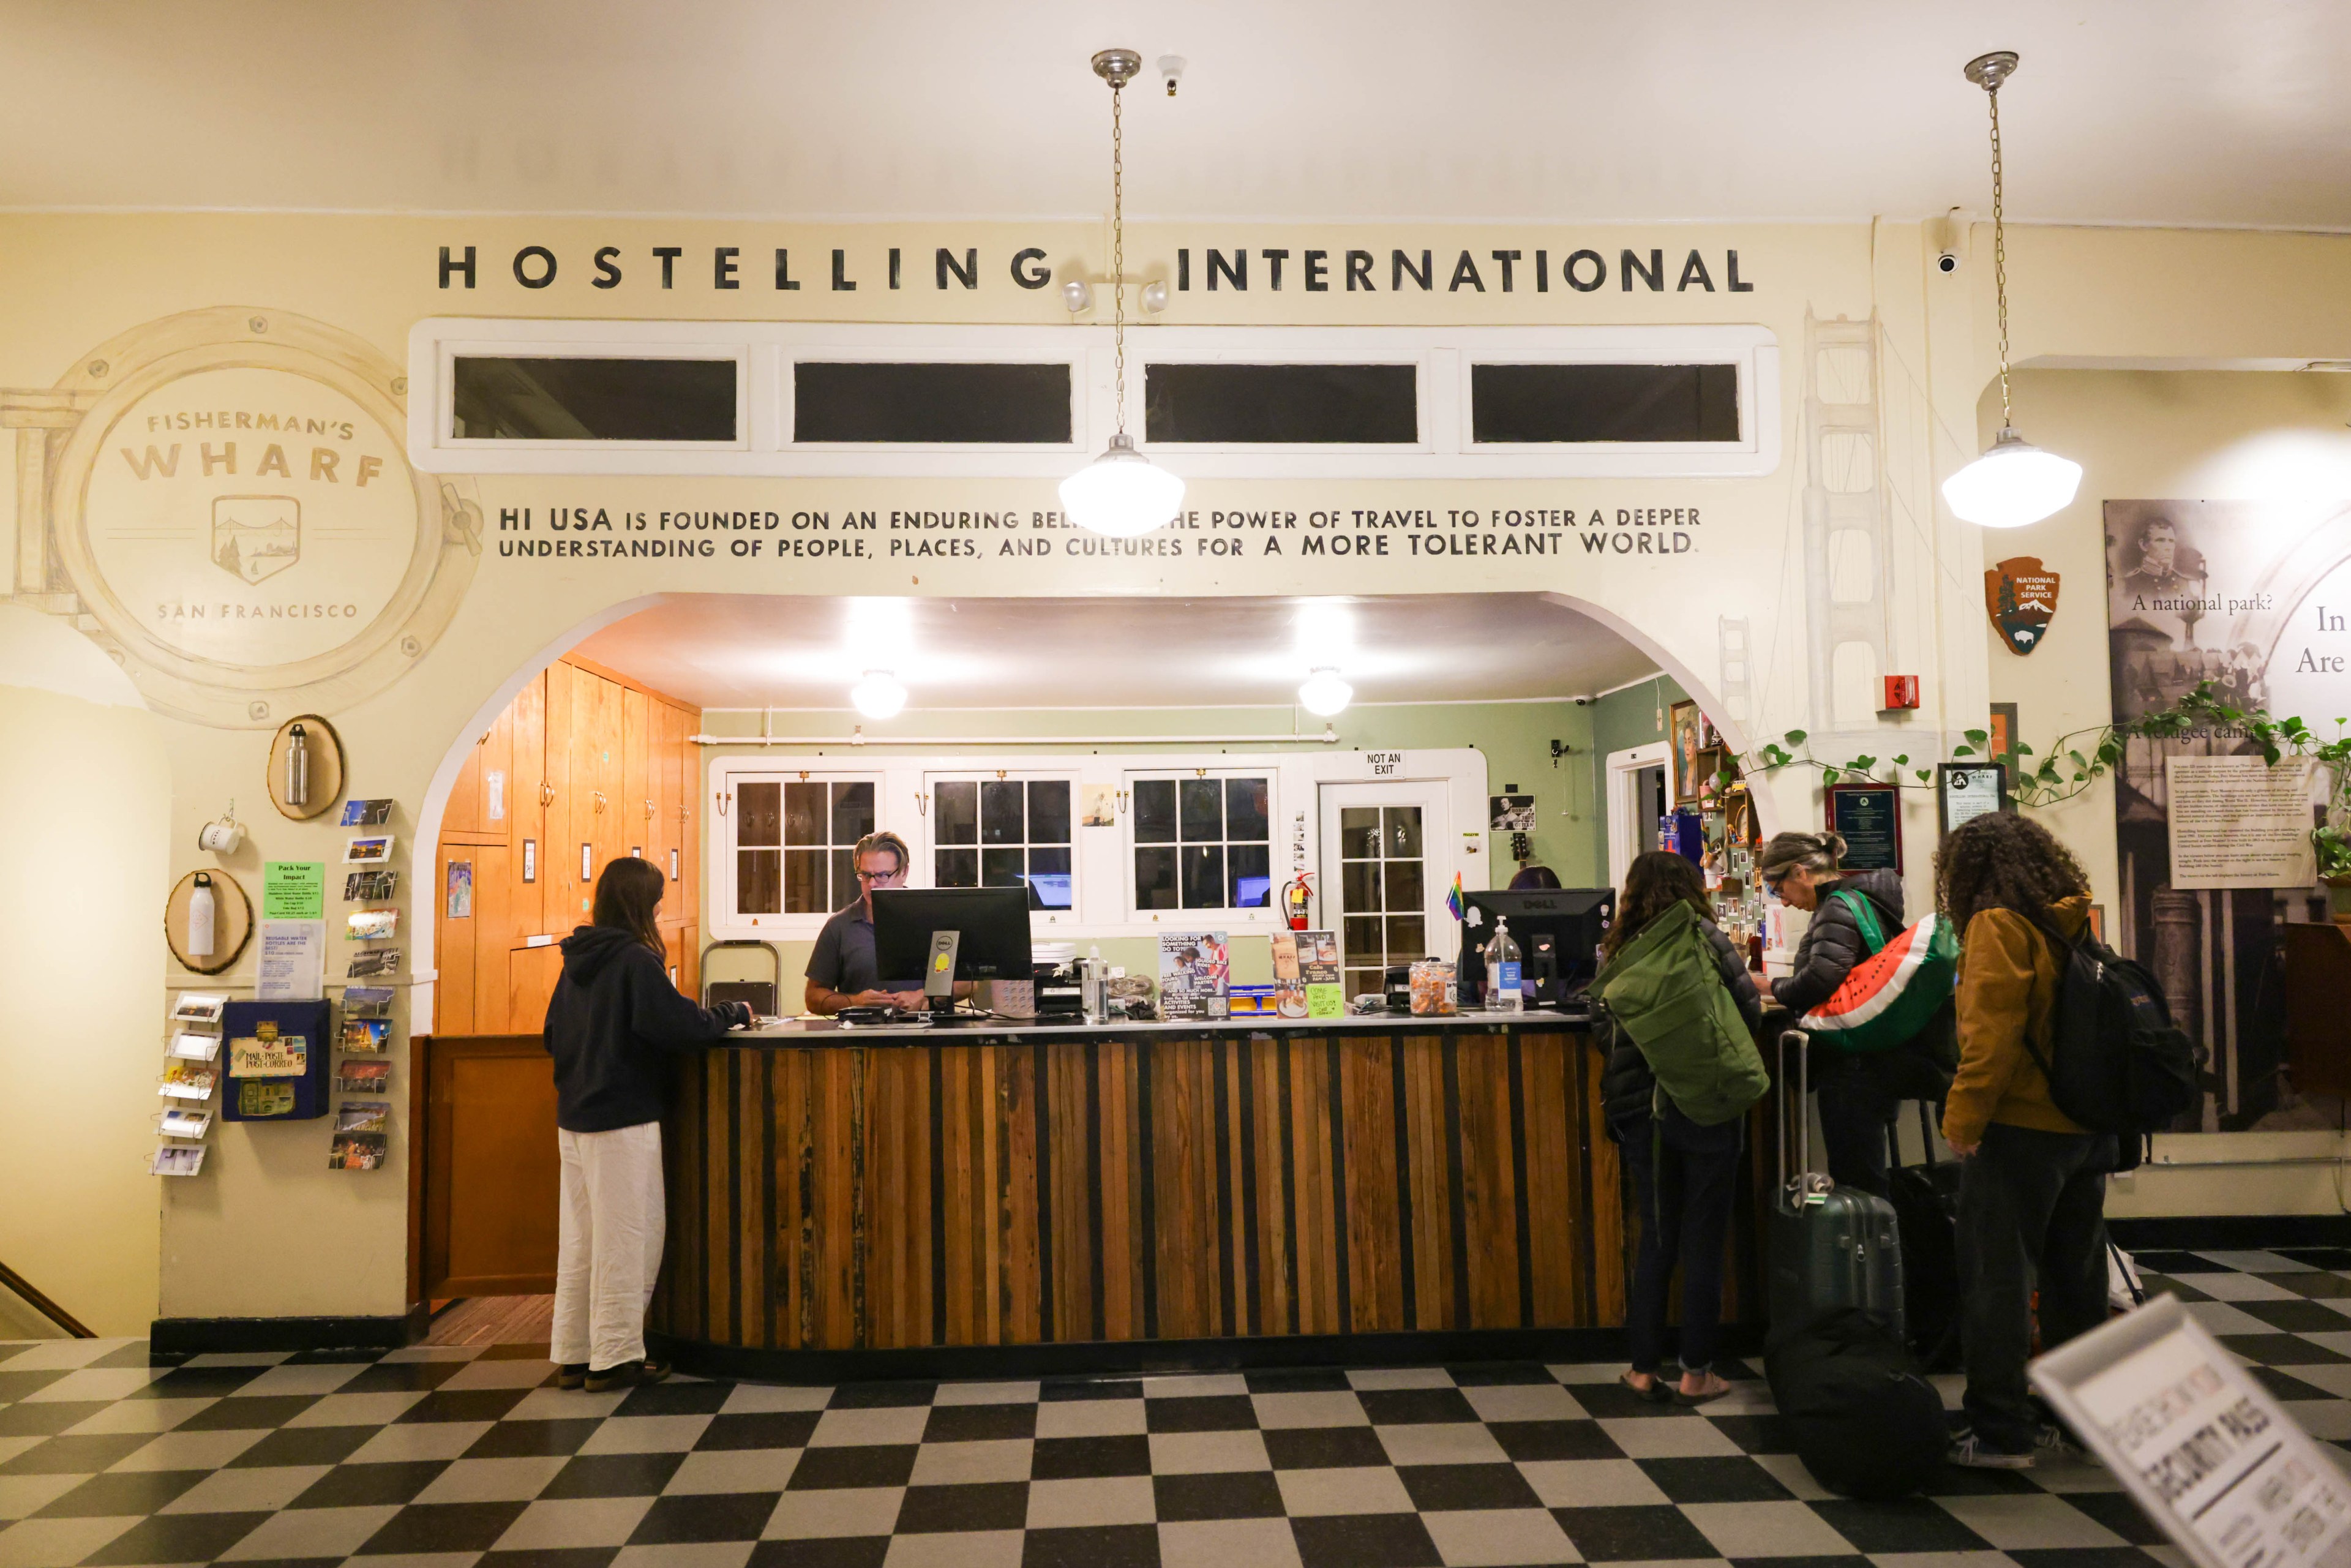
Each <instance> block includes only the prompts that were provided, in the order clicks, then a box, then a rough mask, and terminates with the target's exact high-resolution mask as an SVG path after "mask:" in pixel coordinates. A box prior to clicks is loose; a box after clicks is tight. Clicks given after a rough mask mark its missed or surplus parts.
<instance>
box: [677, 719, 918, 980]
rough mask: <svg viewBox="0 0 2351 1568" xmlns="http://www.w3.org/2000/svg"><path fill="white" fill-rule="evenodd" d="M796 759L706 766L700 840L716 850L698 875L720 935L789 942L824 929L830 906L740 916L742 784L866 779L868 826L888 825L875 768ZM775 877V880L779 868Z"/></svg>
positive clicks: (745, 760)
mask: <svg viewBox="0 0 2351 1568" xmlns="http://www.w3.org/2000/svg"><path fill="white" fill-rule="evenodd" d="M796 760H798V759H797V758H795V759H790V760H787V759H785V758H775V757H768V758H758V757H751V758H723V759H722V760H720V761H719V762H717V763H715V764H713V766H712V768H711V782H710V791H711V793H710V800H709V810H708V811H707V813H706V820H707V822H708V826H709V830H710V831H709V836H708V839H707V841H708V842H709V843H711V844H713V845H714V846H716V851H717V852H716V853H715V854H714V855H712V857H711V859H712V861H713V862H715V863H714V864H713V865H712V866H711V867H710V874H709V875H708V876H707V877H705V879H704V884H705V886H706V887H707V888H708V889H709V893H708V895H707V896H708V899H709V909H710V913H711V915H712V922H711V924H712V925H713V927H714V929H716V930H717V934H718V936H721V937H722V938H731V937H734V936H746V937H753V938H758V939H763V940H768V941H790V940H792V939H793V938H795V937H812V936H815V935H816V934H817V933H818V932H820V931H821V930H823V929H824V923H825V922H826V921H828V920H830V919H831V918H832V916H833V914H834V911H832V910H830V909H828V910H825V911H823V912H821V913H820V914H812V915H791V914H785V913H782V912H780V911H779V912H778V913H777V914H774V915H746V914H742V913H739V912H738V911H737V908H736V893H737V884H736V871H737V864H738V862H737V860H736V850H737V844H736V842H735V820H736V819H735V803H736V801H735V798H736V795H737V791H739V790H740V789H741V788H742V787H743V785H744V784H746V783H766V782H768V780H770V779H772V780H774V781H775V782H777V783H779V784H827V785H831V784H871V785H872V786H873V826H874V831H876V832H880V831H883V830H885V829H887V828H888V826H889V823H890V819H889V814H888V804H889V802H888V797H887V792H886V784H885V780H884V779H883V775H882V774H881V772H880V771H878V770H876V769H874V768H837V767H835V768H799V767H794V766H792V765H791V762H792V761H796ZM810 760H815V759H814V758H810ZM900 836H901V837H902V838H909V839H910V841H911V837H910V835H907V834H905V833H904V832H901V834H900ZM752 847H754V848H764V847H765V846H764V845H754V846H752ZM827 847H828V849H830V848H831V847H832V846H830V845H828V846H827ZM779 849H780V846H779ZM910 869H911V868H910ZM780 881H781V872H780V869H779V870H778V883H779V885H780Z"/></svg>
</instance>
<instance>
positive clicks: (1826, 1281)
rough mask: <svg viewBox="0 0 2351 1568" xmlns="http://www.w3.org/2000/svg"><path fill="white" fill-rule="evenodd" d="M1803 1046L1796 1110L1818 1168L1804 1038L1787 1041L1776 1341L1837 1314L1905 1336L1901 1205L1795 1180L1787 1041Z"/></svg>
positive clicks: (1774, 1278) (1801, 1176)
mask: <svg viewBox="0 0 2351 1568" xmlns="http://www.w3.org/2000/svg"><path fill="white" fill-rule="evenodd" d="M1790 1040H1794V1041H1795V1042H1796V1047H1797V1050H1796V1062H1797V1067H1796V1071H1797V1075H1798V1077H1797V1089H1796V1099H1795V1104H1794V1107H1793V1114H1794V1115H1795V1118H1796V1124H1797V1126H1798V1128H1799V1129H1800V1134H1799V1135H1800V1137H1801V1139H1802V1148H1801V1149H1800V1151H1799V1152H1798V1155H1797V1164H1798V1166H1809V1165H1810V1164H1811V1163H1812V1125H1811V1122H1810V1106H1809V1105H1808V1104H1807V1103H1806V1096H1807V1095H1808V1093H1809V1092H1810V1089H1811V1079H1810V1074H1809V1071H1807V1069H1806V1068H1805V1066H1804V1055H1805V1052H1804V1049H1803V1047H1804V1036H1803V1034H1802V1031H1800V1030H1788V1031H1786V1032H1785V1033H1782V1035H1781V1036H1780V1046H1779V1063H1780V1065H1779V1077H1780V1082H1781V1083H1782V1089H1783V1092H1782V1096H1781V1104H1780V1111H1781V1123H1780V1183H1779V1186H1778V1188H1777V1189H1776V1190H1775V1191H1774V1192H1773V1193H1772V1195H1771V1247H1770V1255H1771V1289H1770V1299H1771V1336H1770V1338H1771V1343H1773V1344H1777V1343H1780V1342H1781V1341H1782V1340H1783V1339H1786V1338H1788V1337H1790V1336H1792V1335H1796V1334H1801V1333H1803V1332H1804V1331H1805V1330H1806V1329H1807V1328H1809V1327H1810V1326H1811V1325H1813V1323H1816V1322H1820V1321H1821V1320H1822V1319H1823V1318H1825V1317H1827V1316H1829V1315H1830V1314H1832V1313H1834V1312H1848V1311H1859V1312H1866V1313H1868V1314H1869V1315H1870V1316H1872V1317H1874V1318H1876V1319H1877V1320H1878V1321H1879V1322H1883V1323H1885V1324H1886V1326H1887V1327H1888V1328H1890V1329H1891V1330H1892V1331H1893V1332H1894V1334H1895V1336H1896V1338H1897V1339H1899V1338H1900V1337H1901V1336H1902V1334H1903V1332H1904V1316H1903V1301H1902V1247H1901V1242H1900V1240H1899V1239H1898V1236H1897V1229H1896V1222H1895V1218H1894V1206H1893V1205H1891V1204H1889V1203H1887V1202H1886V1200H1885V1199H1884V1198H1882V1197H1875V1196H1873V1195H1872V1194H1869V1193H1865V1192H1859V1191H1854V1190H1851V1189H1847V1188H1841V1187H1839V1186H1837V1185H1836V1184H1835V1183H1834V1182H1832V1181H1831V1180H1829V1178H1828V1177H1826V1176H1815V1175H1813V1174H1812V1173H1811V1172H1810V1171H1807V1170H1803V1169H1799V1170H1798V1171H1797V1173H1796V1175H1795V1176H1793V1177H1791V1176H1789V1174H1788V1124H1787V1116H1788V1114H1789V1113H1790V1107H1789V1105H1788V1103H1787V1097H1786V1094H1785V1092H1784V1086H1785V1084H1786V1082H1787V1064H1788V1043H1789V1041H1790Z"/></svg>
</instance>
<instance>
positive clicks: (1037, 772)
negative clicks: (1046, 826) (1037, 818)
mask: <svg viewBox="0 0 2351 1568" xmlns="http://www.w3.org/2000/svg"><path fill="white" fill-rule="evenodd" d="M1037 762H1038V759H1037V758H1029V766H1028V767H1026V768H938V769H935V770H934V771H930V772H926V773H925V774H924V775H923V801H922V812H923V815H922V821H923V848H922V857H923V878H924V880H923V883H922V885H923V886H925V887H931V886H935V885H937V879H938V874H939V864H938V857H939V853H940V852H941V851H944V850H961V849H968V850H971V851H973V852H984V851H986V850H987V848H988V845H987V841H986V840H984V839H982V840H978V841H974V842H972V843H969V844H950V843H946V842H943V841H941V840H940V839H939V837H938V817H937V815H936V813H937V810H938V803H939V786H940V785H942V784H995V783H1016V782H1017V783H1021V784H1035V783H1046V784H1057V783H1058V784H1067V785H1068V786H1069V787H1070V841H1069V851H1070V907H1069V908H1068V909H1066V910H1046V911H1038V910H1031V911H1030V912H1029V913H1030V914H1032V915H1035V914H1040V913H1043V914H1053V915H1076V914H1077V912H1078V911H1080V910H1081V909H1083V908H1084V907H1085V883H1086V873H1085V859H1084V856H1083V855H1082V854H1081V852H1080V850H1079V846H1080V844H1081V842H1082V840H1081V836H1080V835H1081V834H1082V833H1083V832H1084V831H1085V830H1084V829H1083V828H1081V827H1080V826H1079V825H1078V823H1079V821H1080V813H1081V811H1082V810H1083V808H1084V797H1085V786H1084V785H1083V784H1082V783H1081V782H1080V780H1079V777H1078V770H1077V769H1076V768H1052V767H1039V766H1037ZM1022 800H1023V804H1024V806H1025V805H1026V801H1027V797H1026V795H1025V794H1024V795H1023V797H1022ZM1022 831H1023V832H1024V833H1025V832H1026V831H1027V824H1026V823H1025V822H1024V823H1023V824H1022ZM997 847H998V848H1003V847H1005V846H1002V845H998V846H997ZM1021 847H1022V848H1023V849H1038V848H1044V849H1050V848H1051V847H1052V846H1051V845H1050V844H1045V845H1038V844H1033V843H1030V842H1029V841H1028V840H1026V839H1025V838H1024V839H1023V840H1022V841H1021Z"/></svg>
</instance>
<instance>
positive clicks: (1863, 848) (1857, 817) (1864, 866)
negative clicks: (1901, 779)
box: [1829, 784, 1902, 872]
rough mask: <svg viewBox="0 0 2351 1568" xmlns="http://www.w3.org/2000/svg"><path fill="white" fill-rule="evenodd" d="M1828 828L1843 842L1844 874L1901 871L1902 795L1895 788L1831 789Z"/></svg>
mask: <svg viewBox="0 0 2351 1568" xmlns="http://www.w3.org/2000/svg"><path fill="white" fill-rule="evenodd" d="M1829 828H1830V830H1831V831H1834V832H1836V833H1838V834H1841V835H1842V836H1843V837H1844V869H1845V870H1847V871H1895V872H1898V871H1900V870H1901V869H1902V791H1901V790H1900V789H1898V788H1896V786H1894V785H1892V784H1832V785H1830V786H1829Z"/></svg>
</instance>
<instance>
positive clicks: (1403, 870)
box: [1384, 861, 1420, 911]
mask: <svg viewBox="0 0 2351 1568" xmlns="http://www.w3.org/2000/svg"><path fill="white" fill-rule="evenodd" d="M1384 869H1385V870H1386V872H1387V873H1388V874H1387V895H1388V902H1387V906H1388V907H1389V908H1390V909H1394V910H1397V911H1405V910H1413V909H1418V908H1419V907H1420V862H1418V861H1390V862H1388V863H1387V865H1386V867H1385V868H1384Z"/></svg>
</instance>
